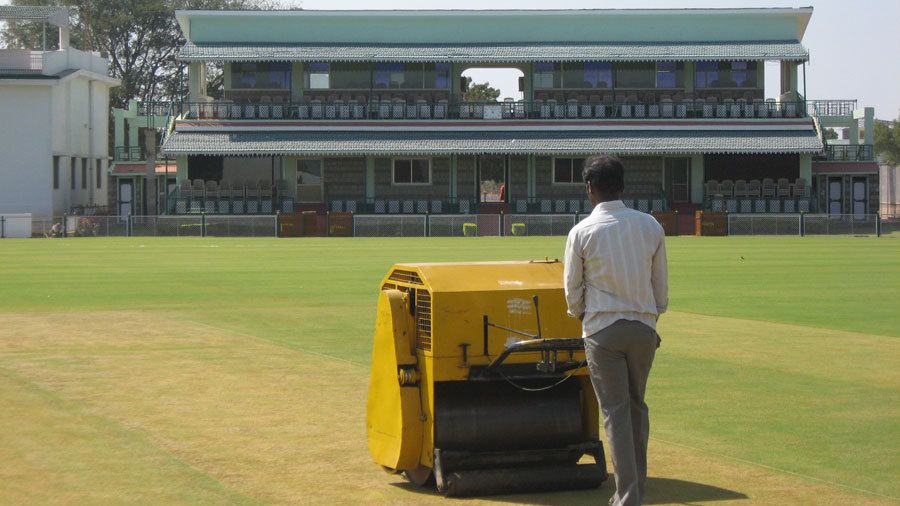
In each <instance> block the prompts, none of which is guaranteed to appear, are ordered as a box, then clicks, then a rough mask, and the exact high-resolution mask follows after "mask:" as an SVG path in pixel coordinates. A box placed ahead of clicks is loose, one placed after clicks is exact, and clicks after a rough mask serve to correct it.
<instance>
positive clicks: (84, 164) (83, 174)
mask: <svg viewBox="0 0 900 506" xmlns="http://www.w3.org/2000/svg"><path fill="white" fill-rule="evenodd" d="M87 161H88V159H87V158H82V159H81V189H82V190H87V184H88V175H87V170H88V167H87Z"/></svg>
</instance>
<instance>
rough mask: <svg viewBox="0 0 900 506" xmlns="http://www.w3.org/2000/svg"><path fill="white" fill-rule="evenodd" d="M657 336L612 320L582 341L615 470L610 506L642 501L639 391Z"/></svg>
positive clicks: (644, 433) (643, 433) (643, 440)
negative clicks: (613, 489)
mask: <svg viewBox="0 0 900 506" xmlns="http://www.w3.org/2000/svg"><path fill="white" fill-rule="evenodd" d="M657 337H658V336H657V334H656V332H655V331H654V330H653V329H652V328H650V327H648V326H647V325H645V324H643V323H640V322H636V321H631V320H618V321H616V322H615V323H613V324H612V325H610V326H609V327H606V328H605V329H603V330H601V331H600V332H597V333H596V334H593V335H591V336H588V337H587V338H585V340H584V346H585V351H586V352H587V363H588V369H589V370H590V373H591V383H593V385H594V391H595V392H596V393H597V399H598V400H599V401H600V410H601V412H602V413H603V426H604V428H605V429H606V439H607V441H608V443H609V453H610V455H611V457H612V462H613V469H614V470H615V478H616V493H615V495H613V496H612V498H611V499H610V502H609V504H610V505H613V506H637V505H640V504H642V503H643V500H644V484H645V482H646V481H647V440H648V438H649V435H650V417H649V414H650V411H649V409H648V408H647V404H646V403H645V402H644V392H646V390H647V377H648V376H649V375H650V367H651V366H652V365H653V357H654V356H655V355H656V347H657V343H658V341H657Z"/></svg>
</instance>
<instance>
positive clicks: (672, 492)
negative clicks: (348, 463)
mask: <svg viewBox="0 0 900 506" xmlns="http://www.w3.org/2000/svg"><path fill="white" fill-rule="evenodd" d="M391 485H393V486H395V487H397V488H401V489H403V490H407V491H409V492H413V493H416V494H422V495H426V496H432V497H440V494H438V493H437V490H435V488H434V486H433V485H432V486H429V487H418V486H416V485H414V484H412V483H409V482H394V483H391ZM614 487H615V484H614V482H613V477H612V475H610V477H609V480H607V481H605V482H604V483H603V485H602V486H601V487H600V488H599V489H593V490H572V491H565V492H545V493H536V494H510V495H493V496H487V497H477V498H476V497H473V498H458V499H448V500H453V501H459V502H466V501H467V500H469V499H487V500H491V501H496V502H508V503H517V504H533V505H539V506H544V505H546V506H551V505H564V504H565V505H570V504H572V505H579V504H584V505H588V504H590V505H592V506H593V505H596V504H606V503H607V501H609V498H610V496H612V493H613V490H614ZM739 499H748V497H747V495H746V494H743V493H741V492H736V491H734V490H728V489H725V488H721V487H716V486H713V485H706V484H703V483H696V482H692V481H685V480H676V479H672V478H655V477H649V478H647V497H646V498H645V501H644V504H673V503H674V504H693V503H701V502H714V501H734V500H739Z"/></svg>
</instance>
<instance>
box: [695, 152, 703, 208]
mask: <svg viewBox="0 0 900 506" xmlns="http://www.w3.org/2000/svg"><path fill="white" fill-rule="evenodd" d="M705 191H706V175H705V174H704V169H703V155H693V156H692V157H691V202H692V203H694V204H697V205H702V204H703V195H704V192H705Z"/></svg>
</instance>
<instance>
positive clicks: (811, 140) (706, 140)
mask: <svg viewBox="0 0 900 506" xmlns="http://www.w3.org/2000/svg"><path fill="white" fill-rule="evenodd" d="M821 150H822V142H821V141H820V140H819V138H818V137H817V136H816V133H815V131H814V130H813V129H812V128H810V129H809V130H774V131H768V130H764V131H759V130H756V131H714V130H702V131H695V130H668V131H667V130H658V131H557V132H541V131H519V132H510V131H455V132H454V131H432V132H422V131H382V132H378V131H360V132H347V131H342V132H337V131H336V132H302V131H300V132H202V131H201V132H183V131H182V132H178V131H176V132H174V133H173V134H172V135H170V136H169V138H168V139H167V140H166V143H165V145H164V146H163V151H164V152H165V153H166V154H167V155H188V154H205V155H248V156H271V155H294V154H298V155H315V156H324V155H352V156H360V155H382V156H392V155H401V156H402V155H449V154H487V153H493V154H591V153H599V152H603V153H618V154H669V153H671V154H703V153H818V152H820V151H821Z"/></svg>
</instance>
